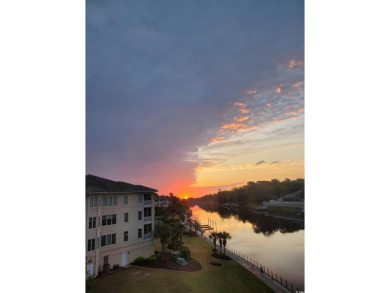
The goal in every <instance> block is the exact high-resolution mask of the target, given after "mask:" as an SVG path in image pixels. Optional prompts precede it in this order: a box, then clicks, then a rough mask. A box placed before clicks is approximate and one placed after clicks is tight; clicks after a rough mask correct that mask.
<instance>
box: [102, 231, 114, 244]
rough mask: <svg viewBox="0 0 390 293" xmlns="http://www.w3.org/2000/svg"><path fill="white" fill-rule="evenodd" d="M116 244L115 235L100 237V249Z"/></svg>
mask: <svg viewBox="0 0 390 293" xmlns="http://www.w3.org/2000/svg"><path fill="white" fill-rule="evenodd" d="M115 243H116V234H108V235H103V236H102V243H101V247H103V246H107V245H112V244H115Z"/></svg>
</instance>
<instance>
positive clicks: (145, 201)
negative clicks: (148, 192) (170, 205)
mask: <svg viewBox="0 0 390 293" xmlns="http://www.w3.org/2000/svg"><path fill="white" fill-rule="evenodd" d="M144 205H145V206H151V205H152V201H151V200H144Z"/></svg>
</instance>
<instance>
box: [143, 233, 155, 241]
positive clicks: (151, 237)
mask: <svg viewBox="0 0 390 293" xmlns="http://www.w3.org/2000/svg"><path fill="white" fill-rule="evenodd" d="M149 239H153V233H150V234H145V235H144V240H149Z"/></svg>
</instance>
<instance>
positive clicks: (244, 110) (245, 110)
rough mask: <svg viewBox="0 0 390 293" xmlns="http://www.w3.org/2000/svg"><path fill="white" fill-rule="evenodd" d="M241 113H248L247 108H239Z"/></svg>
mask: <svg viewBox="0 0 390 293" xmlns="http://www.w3.org/2000/svg"><path fill="white" fill-rule="evenodd" d="M240 112H241V114H245V113H249V110H248V109H240Z"/></svg>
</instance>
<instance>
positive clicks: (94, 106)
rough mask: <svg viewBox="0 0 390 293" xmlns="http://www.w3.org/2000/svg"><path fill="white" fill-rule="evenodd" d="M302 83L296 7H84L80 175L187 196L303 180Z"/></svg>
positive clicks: (300, 5) (300, 16)
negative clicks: (256, 183) (83, 139)
mask: <svg viewBox="0 0 390 293" xmlns="http://www.w3.org/2000/svg"><path fill="white" fill-rule="evenodd" d="M303 87H304V2H303V1H295V0H293V1H115V2H108V1H88V0H87V2H86V167H87V170H86V171H87V173H88V174H95V175H98V176H103V177H106V178H109V179H113V180H123V181H127V182H130V183H134V184H143V185H146V186H150V187H153V188H157V189H159V190H160V193H164V194H167V193H168V192H174V193H175V194H180V193H183V192H188V193H190V194H194V195H200V194H201V193H202V192H206V190H207V191H209V190H216V189H217V188H219V187H221V186H230V185H232V186H233V185H235V184H242V182H244V183H246V181H250V180H252V181H256V180H268V179H272V178H268V177H269V176H271V177H272V176H274V177H273V178H280V179H284V178H285V177H289V178H291V179H293V177H303V160H304V155H303V125H304V91H303ZM261 161H264V162H262V163H261V164H257V163H258V162H261ZM290 169H291V170H295V171H291V170H290ZM229 170H230V171H229ZM232 170H234V171H232ZM240 170H241V171H240ZM210 174H212V175H213V176H211V175H210ZM205 178H210V180H208V181H207V180H205ZM211 178H213V179H212V180H211ZM202 188H203V189H202ZM207 188H208V189H207Z"/></svg>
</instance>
